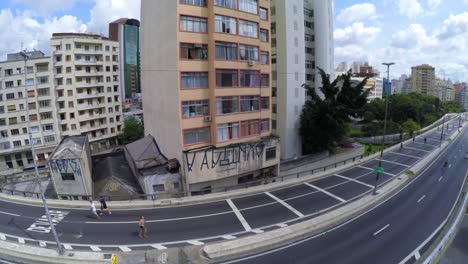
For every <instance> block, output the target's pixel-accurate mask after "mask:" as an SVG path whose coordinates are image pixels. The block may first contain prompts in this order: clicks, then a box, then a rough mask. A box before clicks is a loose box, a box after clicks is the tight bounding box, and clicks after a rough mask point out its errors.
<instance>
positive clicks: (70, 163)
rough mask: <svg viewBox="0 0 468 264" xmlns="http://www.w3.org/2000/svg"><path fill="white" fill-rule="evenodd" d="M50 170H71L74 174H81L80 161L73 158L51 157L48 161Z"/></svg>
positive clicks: (62, 171) (64, 171) (65, 171)
mask: <svg viewBox="0 0 468 264" xmlns="http://www.w3.org/2000/svg"><path fill="white" fill-rule="evenodd" d="M49 167H50V169H51V170H52V172H57V173H67V172H70V171H72V172H73V173H74V174H75V175H78V176H81V169H80V163H79V162H78V161H77V160H74V159H53V160H50V161H49Z"/></svg>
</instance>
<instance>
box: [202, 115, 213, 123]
mask: <svg viewBox="0 0 468 264" xmlns="http://www.w3.org/2000/svg"><path fill="white" fill-rule="evenodd" d="M203 121H205V122H211V116H204V117H203Z"/></svg>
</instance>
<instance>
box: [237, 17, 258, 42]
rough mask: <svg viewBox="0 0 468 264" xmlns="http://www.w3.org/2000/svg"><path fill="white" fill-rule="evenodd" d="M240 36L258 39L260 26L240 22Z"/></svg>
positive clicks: (253, 23)
mask: <svg viewBox="0 0 468 264" xmlns="http://www.w3.org/2000/svg"><path fill="white" fill-rule="evenodd" d="M239 34H240V35H241V36H245V37H252V38H258V24H257V23H255V22H250V21H246V20H239Z"/></svg>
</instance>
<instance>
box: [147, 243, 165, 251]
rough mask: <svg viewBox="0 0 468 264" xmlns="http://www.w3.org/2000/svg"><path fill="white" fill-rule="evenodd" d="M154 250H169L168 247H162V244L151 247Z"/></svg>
mask: <svg viewBox="0 0 468 264" xmlns="http://www.w3.org/2000/svg"><path fill="white" fill-rule="evenodd" d="M151 246H152V247H153V248H155V249H159V250H164V249H167V247H165V246H163V245H161V244H155V245H151Z"/></svg>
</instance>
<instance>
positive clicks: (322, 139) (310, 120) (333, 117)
mask: <svg viewBox="0 0 468 264" xmlns="http://www.w3.org/2000/svg"><path fill="white" fill-rule="evenodd" d="M319 72H320V76H321V78H322V87H320V88H319V90H320V91H321V93H322V94H323V98H321V97H320V96H319V95H318V94H317V92H316V91H315V89H314V88H312V87H310V86H308V85H305V84H304V85H303V87H304V88H305V89H306V91H307V93H308V95H309V96H310V97H311V100H309V101H307V102H306V103H305V105H304V108H303V109H302V113H301V117H300V128H299V133H300V135H301V138H302V142H303V150H304V153H305V154H308V153H313V152H318V151H323V150H329V151H331V152H333V151H334V147H335V145H336V144H337V143H340V142H342V141H343V140H344V138H345V136H346V133H347V131H348V128H347V123H348V122H350V117H356V118H357V117H361V116H362V114H363V110H362V109H363V107H364V105H365V104H366V103H367V95H368V93H369V92H368V91H364V89H363V87H364V85H365V84H366V82H367V78H365V79H364V80H363V81H362V82H360V83H357V84H352V82H351V72H348V74H346V75H342V76H339V77H338V78H336V79H335V80H334V81H333V82H331V83H330V75H328V74H326V73H325V71H323V70H322V69H319Z"/></svg>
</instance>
